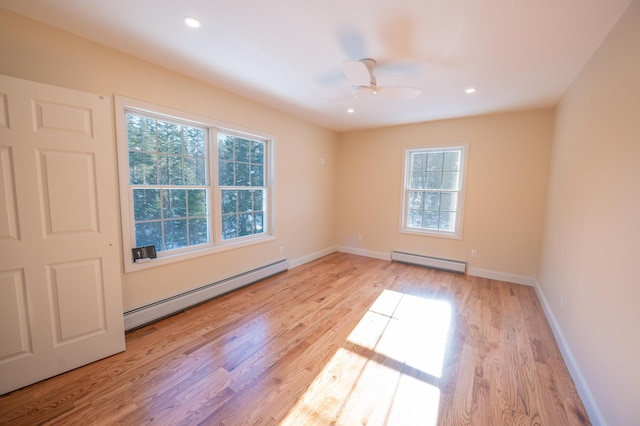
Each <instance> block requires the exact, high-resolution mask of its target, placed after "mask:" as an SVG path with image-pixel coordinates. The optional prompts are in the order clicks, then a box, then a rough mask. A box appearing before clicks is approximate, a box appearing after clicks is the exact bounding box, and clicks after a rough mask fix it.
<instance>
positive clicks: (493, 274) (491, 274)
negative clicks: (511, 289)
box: [467, 267, 536, 287]
mask: <svg viewBox="0 0 640 426" xmlns="http://www.w3.org/2000/svg"><path fill="white" fill-rule="evenodd" d="M467 275H471V276H474V277H480V278H489V279H492V280H498V281H506V282H508V283H514V284H522V285H528V286H531V287H535V285H536V279H535V278H533V277H527V276H525V275H516V274H508V273H506V272H498V271H491V270H488V269H481V268H473V267H469V268H467Z"/></svg>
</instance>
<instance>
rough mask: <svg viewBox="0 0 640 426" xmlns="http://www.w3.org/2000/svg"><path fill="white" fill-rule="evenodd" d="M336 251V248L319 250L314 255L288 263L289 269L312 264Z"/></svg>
mask: <svg viewBox="0 0 640 426" xmlns="http://www.w3.org/2000/svg"><path fill="white" fill-rule="evenodd" d="M336 251H338V247H337V246H332V247H329V248H326V249H323V250H319V251H317V252H315V253H311V254H308V255H306V256H302V257H299V258H297V259H293V260H291V261H289V269H293V268H296V267H298V266H301V265H304V264H305V263H309V262H313V261H314V260H317V259H320V258H321V257H325V256H327V255H329V254H331V253H335V252H336Z"/></svg>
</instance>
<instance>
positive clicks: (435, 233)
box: [400, 143, 469, 240]
mask: <svg viewBox="0 0 640 426" xmlns="http://www.w3.org/2000/svg"><path fill="white" fill-rule="evenodd" d="M452 149H456V150H458V149H459V150H460V151H461V156H460V162H461V164H460V178H459V187H458V189H457V190H456V191H455V192H457V193H458V204H457V209H456V220H455V226H454V230H453V231H444V230H435V229H427V228H415V227H409V226H407V222H408V214H409V191H410V190H411V188H410V183H411V181H410V179H411V155H412V154H413V153H426V152H437V151H447V150H452ZM403 158H404V166H403V179H402V208H401V212H402V216H401V218H400V232H401V233H405V234H413V235H423V236H432V237H442V238H452V239H458V240H461V239H462V225H463V223H464V205H465V192H466V187H467V184H466V176H467V164H468V158H469V144H467V143H459V144H452V145H434V146H421V147H406V148H404V157H403Z"/></svg>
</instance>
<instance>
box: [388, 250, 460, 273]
mask: <svg viewBox="0 0 640 426" xmlns="http://www.w3.org/2000/svg"><path fill="white" fill-rule="evenodd" d="M391 260H393V261H394V262H401V263H409V264H412V265H419V266H426V267H427V268H434V269H442V270H444V271H451V272H458V273H460V274H464V273H465V271H466V270H467V262H461V261H459V260H449V259H440V258H437V257H430V256H422V255H419V254H412V253H404V252H401V251H392V252H391Z"/></svg>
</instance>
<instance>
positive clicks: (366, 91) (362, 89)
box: [353, 86, 378, 98]
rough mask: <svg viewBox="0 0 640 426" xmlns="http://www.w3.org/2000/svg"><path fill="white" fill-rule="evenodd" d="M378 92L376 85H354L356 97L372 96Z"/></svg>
mask: <svg viewBox="0 0 640 426" xmlns="http://www.w3.org/2000/svg"><path fill="white" fill-rule="evenodd" d="M377 93H378V91H377V89H376V87H375V86H353V96H354V97H356V98H370V97H372V96H375V95H376V94H377Z"/></svg>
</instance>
